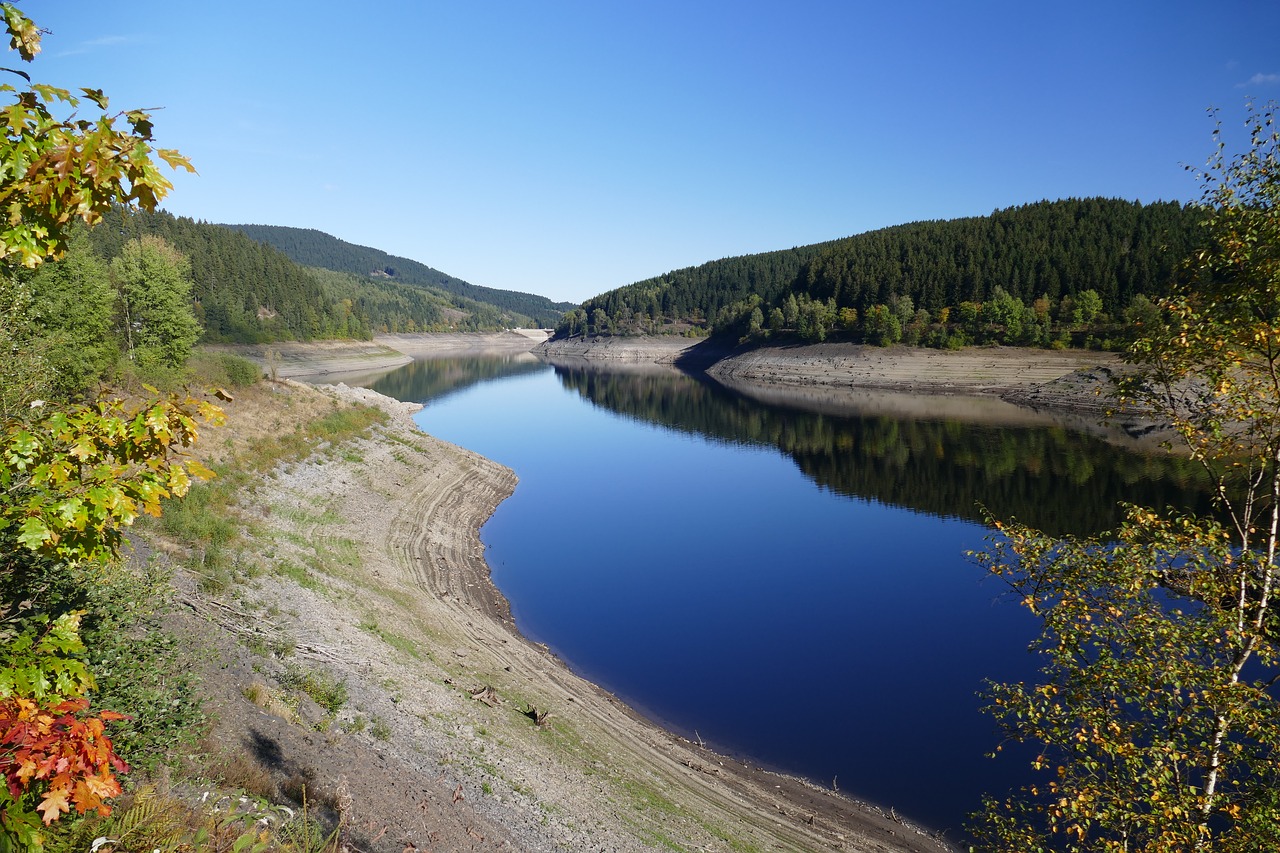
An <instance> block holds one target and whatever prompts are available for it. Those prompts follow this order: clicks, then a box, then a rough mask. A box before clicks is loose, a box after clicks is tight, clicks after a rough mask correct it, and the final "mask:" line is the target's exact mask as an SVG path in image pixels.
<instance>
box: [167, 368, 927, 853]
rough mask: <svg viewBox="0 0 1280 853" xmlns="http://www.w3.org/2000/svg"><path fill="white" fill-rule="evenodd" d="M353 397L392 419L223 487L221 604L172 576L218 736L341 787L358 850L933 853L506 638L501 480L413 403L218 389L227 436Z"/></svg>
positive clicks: (331, 797)
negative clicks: (293, 696) (239, 488)
mask: <svg viewBox="0 0 1280 853" xmlns="http://www.w3.org/2000/svg"><path fill="white" fill-rule="evenodd" d="M351 402H363V403H366V404H369V405H375V406H379V407H383V408H385V409H386V410H387V411H388V412H389V413H391V416H392V417H391V419H390V421H389V422H388V423H387V424H386V425H384V426H379V427H375V428H374V429H373V431H372V432H371V433H370V434H368V435H367V436H365V437H362V438H359V439H356V440H352V441H347V442H344V443H342V444H340V445H337V446H329V447H323V448H321V449H319V450H317V452H315V453H313V454H312V455H311V456H310V457H309V458H307V459H306V460H303V461H301V462H298V463H293V464H289V465H283V466H280V467H279V468H278V469H277V470H275V471H274V472H273V473H272V474H271V476H270V477H268V478H267V479H266V480H265V481H264V482H262V483H261V484H260V485H258V486H257V487H255V488H254V489H252V490H248V491H246V493H245V494H244V495H243V496H242V498H241V503H240V506H239V507H238V512H239V513H240V514H241V516H242V517H243V518H244V519H245V522H246V525H245V537H246V538H245V540H244V542H243V544H242V546H241V551H240V553H239V554H238V555H237V558H236V559H237V560H238V561H240V562H241V563H243V564H244V565H246V566H253V567H254V569H253V571H254V575H253V577H254V580H252V581H251V582H249V584H248V585H247V586H246V587H244V588H238V589H236V590H233V591H230V592H227V593H224V594H222V595H220V596H214V595H209V594H203V593H201V592H199V590H198V588H197V587H196V586H195V584H194V583H188V584H186V589H185V592H184V595H185V596H186V601H187V602H188V607H189V609H190V613H191V616H190V619H191V621H190V623H189V624H188V626H187V630H188V631H189V632H190V633H191V634H192V635H196V634H197V633H198V632H202V631H203V632H207V633H206V636H208V637H209V639H208V641H207V642H208V644H209V646H210V647H211V648H213V647H216V648H218V649H219V651H218V653H216V654H210V655H209V658H210V661H211V664H210V667H211V669H210V678H209V679H208V680H207V683H208V684H209V685H210V689H211V690H213V691H215V692H216V693H217V696H216V697H215V710H216V712H217V713H216V716H217V721H218V722H217V728H216V729H215V734H214V739H215V741H216V742H217V743H219V744H222V745H223V746H225V747H226V748H227V749H228V750H231V751H235V750H240V751H241V752H242V753H243V755H244V756H247V758H244V759H243V760H247V761H250V762H252V763H253V765H254V769H255V770H257V771H261V772H263V773H267V774H272V778H275V779H276V780H277V782H276V784H278V785H280V786H282V787H283V786H284V785H285V783H286V782H288V780H293V781H292V782H289V784H294V785H297V784H305V785H306V786H307V789H308V790H309V791H310V792H311V794H310V796H312V797H314V798H316V799H317V801H321V802H337V803H340V804H341V803H344V802H345V803H346V805H345V807H344V808H345V811H344V812H343V814H344V816H345V818H346V820H347V821H348V825H349V826H350V827H351V828H352V830H351V831H352V834H353V841H354V842H355V843H356V845H357V847H358V849H362V850H371V851H372V850H379V851H383V850H385V851H394V853H399V851H402V850H405V849H419V850H425V849H441V850H443V849H477V850H489V849H494V850H499V849H503V850H547V851H551V850H587V849H608V850H648V849H655V848H677V849H703V850H731V849H744V848H747V849H797V850H823V849H831V850H864V851H885V853H889V851H921V853H924V851H940V850H943V849H944V845H943V844H942V843H941V842H939V841H937V840H935V839H932V838H930V837H928V836H927V835H925V834H923V833H921V832H919V831H917V830H915V829H913V828H911V827H909V826H907V825H905V824H903V823H901V822H900V821H898V820H897V819H896V818H895V816H894V815H892V814H891V813H885V812H882V811H880V810H879V809H877V808H874V807H872V806H868V805H862V804H859V803H856V802H853V801H850V800H848V799H846V798H844V797H841V796H839V795H837V794H835V793H832V792H831V791H828V790H825V789H822V788H819V787H817V786H814V785H811V784H809V783H807V782H804V781H801V780H798V779H794V778H789V777H784V776H779V775H775V774H772V773H767V772H765V771H763V770H761V769H759V768H756V767H753V766H750V765H746V764H743V763H741V762H739V761H736V760H733V759H730V758H728V757H725V756H720V755H716V754H715V753H712V752H710V751H708V750H705V749H702V748H700V747H699V746H698V745H696V744H693V743H689V742H688V741H686V740H683V739H682V738H679V737H677V736H674V735H672V734H670V733H669V732H666V731H664V730H662V729H660V728H659V727H657V726H655V725H653V724H651V723H649V722H647V721H646V720H644V719H642V718H640V717H639V716H638V715H637V714H635V713H634V712H633V711H631V710H630V709H629V708H628V707H626V706H625V705H623V704H622V703H621V702H619V701H618V700H617V699H616V698H615V697H613V696H611V695H610V694H608V693H606V692H605V691H603V690H601V689H600V688H598V687H596V686H595V685H593V684H591V683H589V682H587V681H585V680H583V679H581V678H579V677H577V676H576V675H574V674H573V673H571V672H570V671H569V670H568V669H567V668H566V667H565V666H563V664H562V663H561V662H560V661H559V660H558V659H556V658H555V657H554V656H553V655H552V654H551V653H550V652H549V651H548V650H547V649H545V648H544V647H542V646H539V645H537V644H535V643H531V642H529V641H527V640H525V639H524V638H523V637H522V636H521V635H520V634H519V633H518V632H517V631H516V629H515V627H514V624H513V623H512V621H511V616H510V611H509V608H508V606H507V603H506V601H505V599H504V598H503V597H502V596H501V595H500V593H499V592H498V591H497V590H496V588H494V586H493V585H492V583H491V581H490V579H489V571H488V566H487V565H486V563H485V560H484V548H483V545H482V544H481V542H480V540H479V536H478V530H479V527H480V525H481V524H482V523H483V522H484V520H485V519H487V518H488V517H489V515H490V514H491V513H492V512H493V510H494V508H495V507H496V506H497V505H498V503H499V502H501V501H502V500H503V499H504V498H505V497H506V496H507V495H509V494H510V493H511V491H512V489H514V488H515V487H516V478H515V475H514V474H513V473H512V472H511V471H510V470H508V469H506V468H503V467H502V466H499V465H497V464H495V463H493V462H490V461H488V460H486V459H483V458H482V457H479V456H477V455H475V454H473V453H470V452H468V451H466V450H463V449H461V448H458V447H455V446H453V445H450V444H447V443H445V442H442V441H439V440H437V439H434V438H432V437H431V436H428V435H425V434H424V433H422V432H421V431H420V430H418V429H417V428H416V427H415V426H414V425H413V423H412V422H411V420H410V419H409V415H410V414H411V412H412V411H413V410H414V409H415V408H416V407H415V406H413V405H410V404H402V403H398V402H395V401H392V400H389V399H388V398H385V397H380V396H379V395H377V394H374V393H373V392H370V391H367V390H363V389H356V388H347V387H345V386H319V387H318V388H312V387H309V386H303V385H299V384H294V383H286V384H281V385H271V384H269V383H268V384H267V385H266V386H263V387H262V388H260V389H259V390H258V391H256V392H255V393H242V394H238V395H237V398H236V400H235V401H233V402H230V403H228V409H229V415H230V417H231V426H230V430H232V431H233V432H235V431H241V430H242V431H244V432H246V433H255V432H256V433H259V434H261V433H266V434H269V433H270V432H271V431H272V430H274V429H281V428H283V427H285V426H287V424H288V423H289V421H290V419H292V418H295V417H302V416H304V414H305V413H310V412H317V413H323V412H326V411H329V410H331V409H333V408H337V407H342V406H344V405H347V404H349V403H351ZM214 441H215V442H219V441H221V439H214ZM246 638H248V640H246ZM290 668H293V671H294V672H295V673H296V672H297V671H298V670H299V669H303V670H306V671H308V672H320V673H327V674H328V677H329V678H331V679H335V680H340V681H341V682H342V683H343V684H344V685H345V691H346V697H347V698H346V700H345V702H344V703H343V705H342V707H341V708H340V709H339V710H338V711H337V712H336V714H335V715H334V716H333V717H332V718H328V717H326V715H325V714H324V713H323V712H322V711H321V710H320V709H319V708H316V707H314V704H313V703H308V702H303V703H302V705H295V706H294V707H293V709H291V708H290V706H289V705H288V703H282V702H280V701H277V699H276V698H275V697H278V696H280V695H283V694H284V693H285V692H287V691H285V690H284V688H283V687H282V686H281V685H283V684H284V683H285V682H286V681H287V680H288V679H287V676H288V674H289V672H290ZM538 717H541V723H539V722H538V721H537V720H536V719H535V718H538ZM851 736H858V735H857V733H851ZM281 780H283V781H281ZM298 780H303V781H302V782H301V783H300V782H299V781H298ZM410 845H413V847H410Z"/></svg>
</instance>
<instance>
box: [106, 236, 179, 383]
mask: <svg viewBox="0 0 1280 853" xmlns="http://www.w3.org/2000/svg"><path fill="white" fill-rule="evenodd" d="M111 278H112V282H113V283H114V284H115V287H116V291H117V292H118V293H119V304H120V320H121V328H122V337H123V338H124V340H125V343H126V347H127V352H128V355H129V359H130V360H131V361H133V362H134V363H136V364H137V365H138V366H139V367H141V368H143V369H146V368H154V367H170V368H172V367H181V366H182V365H184V364H186V361H187V358H188V357H189V356H190V355H191V347H192V345H194V344H195V342H196V340H197V339H198V338H199V337H200V325H199V324H198V323H197V322H196V318H195V315H194V314H192V312H191V264H190V263H189V262H188V261H187V259H186V257H185V256H184V255H183V254H182V253H181V252H179V251H178V250H177V249H175V248H173V247H172V246H170V245H169V244H168V243H166V242H165V241H164V240H162V239H160V238H159V237H151V236H144V237H141V238H139V239H138V240H137V241H136V242H131V243H128V244H126V245H125V247H124V251H122V252H121V253H120V256H119V257H117V258H116V259H115V260H114V261H112V262H111Z"/></svg>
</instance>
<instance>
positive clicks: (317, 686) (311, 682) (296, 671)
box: [280, 663, 347, 714]
mask: <svg viewBox="0 0 1280 853" xmlns="http://www.w3.org/2000/svg"><path fill="white" fill-rule="evenodd" d="M280 683H281V684H283V685H284V686H285V687H288V688H290V689H293V690H301V691H302V692H303V693H305V694H307V695H308V696H310V697H311V698H312V699H313V700H314V701H315V703H316V704H317V705H319V706H320V707H321V708H324V709H325V710H326V711H328V712H329V713H330V714H336V713H338V711H339V710H340V709H341V708H342V706H343V705H345V704H346V703H347V683H346V682H345V681H340V680H338V679H335V678H334V677H333V676H331V675H329V674H328V673H326V672H323V671H321V670H314V669H303V668H302V667H301V666H299V665H298V664H295V663H288V664H285V668H284V674H283V675H281V676H280Z"/></svg>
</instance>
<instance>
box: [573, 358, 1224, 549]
mask: <svg viewBox="0 0 1280 853" xmlns="http://www.w3.org/2000/svg"><path fill="white" fill-rule="evenodd" d="M556 374H557V376H559V378H560V381H561V383H562V384H563V385H564V386H565V387H566V388H569V389H573V390H576V391H578V393H579V394H581V395H582V396H583V397H584V398H586V399H587V400H589V401H591V402H592V403H594V404H595V405H598V406H601V407H603V408H606V409H609V410H611V411H614V412H618V413H620V414H623V415H627V416H630V417H633V418H636V419H638V420H644V421H648V422H652V423H656V424H661V425H663V426H666V427H670V428H672V429H677V430H681V431H684V432H690V433H696V434H698V435H702V436H705V437H709V438H712V439H716V440H721V441H727V442H731V443H742V444H753V445H764V446H769V447H774V448H777V449H778V450H780V451H782V452H783V453H785V454H787V455H788V456H790V457H791V458H792V459H794V460H795V462H796V464H797V465H798V466H799V467H800V470H801V471H803V472H804V474H805V475H806V476H808V477H809V478H810V479H812V480H813V481H814V482H815V483H817V484H818V485H819V486H821V487H823V488H826V489H830V490H832V491H834V492H836V493H838V494H842V495H848V496H851V497H859V498H867V499H871V500H876V501H880V502H882V503H886V504H892V505H896V506H903V507H907V508H910V509H913V510H917V511H921V512H927V513H930V514H933V515H939V516H954V517H959V518H966V519H975V520H977V519H981V517H982V514H981V511H980V509H979V504H981V505H982V506H985V507H987V508H988V509H990V510H991V512H992V513H993V514H994V515H995V516H997V517H999V518H1014V517H1016V518H1017V519H1018V520H1019V521H1022V522H1025V523H1027V524H1031V525H1033V526H1036V527H1039V528H1042V529H1045V530H1051V531H1056V532H1060V533H1081V534H1083V533H1096V532H1100V531H1102V530H1106V529H1109V528H1111V527H1114V526H1115V525H1116V524H1117V523H1118V521H1119V520H1120V513H1119V511H1118V504H1119V502H1121V501H1125V502H1128V503H1136V504H1141V505H1144V506H1154V507H1164V506H1175V507H1181V508H1187V509H1194V510H1196V511H1197V512H1203V511H1205V510H1206V508H1207V507H1208V505H1209V493H1208V490H1207V487H1206V485H1205V484H1204V483H1203V482H1202V480H1201V479H1200V477H1199V469H1198V468H1197V467H1196V466H1195V465H1193V464H1192V463H1190V462H1188V461H1186V460H1183V459H1176V458H1170V457H1167V456H1161V455H1140V454H1136V453H1132V452H1128V451H1125V450H1123V449H1120V448H1118V447H1115V446H1113V445H1111V444H1108V443H1107V442H1105V441H1103V440H1102V439H1099V438H1096V437H1093V436H1089V435H1085V434H1082V433H1075V432H1071V431H1069V430H1066V429H1062V428H1060V427H1026V426H1016V427H1014V426H1011V427H994V426H988V425H974V424H968V423H963V422H960V421H926V420H911V419H902V418H895V417H888V416H884V415H861V416H846V415H830V414H819V413H814V412H807V411H803V410H797V409H787V408H783V407H780V406H770V405H767V404H763V403H760V402H757V401H754V400H750V399H747V398H745V397H742V396H740V395H737V394H735V393H733V392H730V391H728V390H726V389H724V388H721V387H720V386H717V385H713V384H711V383H710V382H709V381H706V380H698V379H694V378H692V377H689V376H683V375H679V374H675V373H671V374H663V375H656V374H646V375H628V374H616V373H607V372H600V371H595V370H589V369H578V368H567V367H562V366H557V367H556Z"/></svg>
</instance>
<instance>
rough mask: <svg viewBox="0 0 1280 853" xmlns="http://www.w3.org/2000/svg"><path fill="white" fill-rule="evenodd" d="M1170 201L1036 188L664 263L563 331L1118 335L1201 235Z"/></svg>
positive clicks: (905, 339)
mask: <svg viewBox="0 0 1280 853" xmlns="http://www.w3.org/2000/svg"><path fill="white" fill-rule="evenodd" d="M1202 218H1203V212H1202V211H1201V210H1200V209H1198V208H1197V207H1195V206H1192V205H1181V204H1177V203H1172V202H1157V203H1153V204H1146V205H1144V204H1140V203H1137V202H1129V201H1123V200H1118V199H1105V198H1088V199H1066V200H1062V201H1052V202H1051V201H1041V202H1037V203H1034V204H1026V205H1021V206H1018V207H1012V208H1008V209H1004V210H998V211H996V212H994V213H992V214H991V215H990V216H981V217H968V218H963V219H953V220H945V221H941V220H939V221H929V222H915V223H910V224H906V225H899V226H895V227H891V228H884V229H880V230H877V231H871V232H867V233H865V234H859V235H856V236H853V237H848V238H845V239H842V240H835V241H831V242H827V243H818V244H814V245H810V246H800V247H797V248H794V249H787V250H781V251H775V252H766V253H763V254H757V255H744V256H741V257H734V258H725V259H723V260H718V261H711V262H709V263H705V264H702V265H701V266H698V267H690V268H686V269H681V270H674V271H672V272H668V273H665V274H663V275H660V276H657V277H655V278H651V279H646V280H645V281H640V282H636V283H634V284H630V285H627V286H625V287H620V288H617V289H616V290H612V291H609V292H607V293H604V294H601V295H599V296H596V297H593V298H592V299H589V300H587V301H586V302H585V303H583V305H582V306H581V307H579V308H577V309H574V310H573V311H570V312H569V313H567V314H566V315H565V316H564V317H563V318H562V319H561V321H560V323H559V324H558V325H557V327H556V334H557V336H558V337H570V336H574V335H632V334H673V333H674V334H684V335H688V336H698V335H709V334H714V335H724V336H732V337H733V338H737V339H741V340H765V339H769V338H774V337H779V338H791V339H795V338H799V339H802V340H806V341H822V340H826V339H827V338H829V337H839V338H841V339H846V340H854V341H861V342H865V343H870V344H878V345H888V344H893V343H899V342H901V343H907V344H912V345H926V346H937V347H959V346H964V345H966V344H973V343H1001V344H1011V345H1024V346H1053V347H1065V346H1098V347H1110V346H1119V345H1121V344H1123V343H1124V342H1125V341H1126V340H1127V337H1126V335H1127V330H1128V329H1130V328H1133V327H1135V326H1141V324H1142V323H1143V322H1144V320H1148V319H1150V317H1151V316H1152V312H1153V310H1154V309H1153V307H1152V300H1153V299H1156V298H1158V297H1160V296H1163V295H1164V294H1165V293H1167V291H1168V288H1169V286H1170V285H1171V284H1172V283H1173V282H1174V281H1175V279H1176V278H1177V275H1178V271H1179V265H1180V264H1181V263H1182V261H1183V259H1184V258H1186V257H1187V256H1188V254H1189V253H1190V251H1191V250H1192V248H1193V247H1194V246H1196V245H1198V243H1199V241H1200V240H1201V234H1202V226H1201V220H1202Z"/></svg>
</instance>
